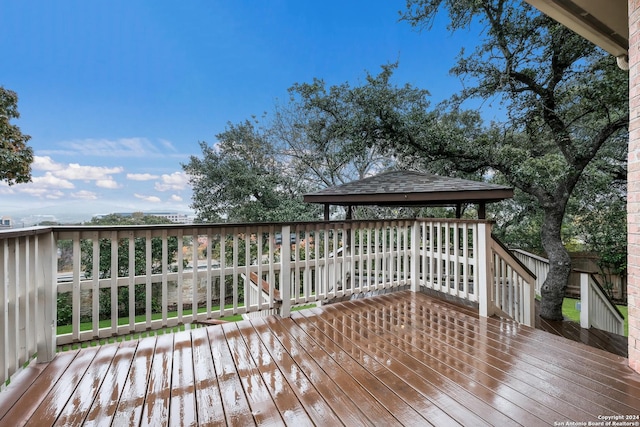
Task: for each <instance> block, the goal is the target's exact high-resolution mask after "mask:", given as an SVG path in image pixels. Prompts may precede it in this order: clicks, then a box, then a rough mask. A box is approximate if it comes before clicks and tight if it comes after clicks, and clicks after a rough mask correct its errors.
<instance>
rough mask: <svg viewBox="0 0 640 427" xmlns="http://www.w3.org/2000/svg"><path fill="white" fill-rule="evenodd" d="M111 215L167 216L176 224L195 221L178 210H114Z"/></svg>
mask: <svg viewBox="0 0 640 427" xmlns="http://www.w3.org/2000/svg"><path fill="white" fill-rule="evenodd" d="M109 215H118V216H121V217H123V218H130V217H133V216H137V217H139V216H158V217H162V218H166V219H168V220H169V221H171V222H172V223H174V224H191V223H192V222H193V218H192V217H190V216H188V215H185V214H182V213H178V212H114V213H113V214H109ZM105 216H107V215H103V214H98V215H94V216H93V217H94V218H98V219H100V218H102V217H105Z"/></svg>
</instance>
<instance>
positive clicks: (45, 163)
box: [31, 156, 65, 171]
mask: <svg viewBox="0 0 640 427" xmlns="http://www.w3.org/2000/svg"><path fill="white" fill-rule="evenodd" d="M31 167H32V168H33V170H41V171H59V170H61V169H64V168H65V166H64V165H63V164H62V163H57V162H54V161H53V159H52V158H51V157H49V156H33V163H32V164H31Z"/></svg>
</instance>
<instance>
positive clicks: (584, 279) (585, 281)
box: [580, 273, 591, 329]
mask: <svg viewBox="0 0 640 427" xmlns="http://www.w3.org/2000/svg"><path fill="white" fill-rule="evenodd" d="M590 297H591V292H590V289H589V274H588V273H580V327H581V328H585V329H589V328H590V327H591V319H590V318H589V315H590V313H589V308H590V301H589V300H590Z"/></svg>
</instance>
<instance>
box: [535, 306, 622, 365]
mask: <svg viewBox="0 0 640 427" xmlns="http://www.w3.org/2000/svg"><path fill="white" fill-rule="evenodd" d="M539 305H540V303H539V302H538V301H536V325H535V326H536V328H537V329H542V330H543V331H547V332H550V333H552V334H554V335H558V336H561V337H564V338H566V339H569V340H572V341H576V342H581V343H583V344H586V345H588V346H590V347H595V348H599V349H601V350H605V351H608V352H609V353H613V354H617V355H618V356H622V357H628V355H629V345H628V340H627V337H625V336H623V335H618V334H613V333H611V332H607V331H603V330H601V329H596V328H589V329H584V328H581V327H580V324H579V323H576V322H573V321H571V320H567V319H565V320H562V321H553V320H546V319H542V318H541V317H540V315H539V313H538V311H539V310H538V308H539Z"/></svg>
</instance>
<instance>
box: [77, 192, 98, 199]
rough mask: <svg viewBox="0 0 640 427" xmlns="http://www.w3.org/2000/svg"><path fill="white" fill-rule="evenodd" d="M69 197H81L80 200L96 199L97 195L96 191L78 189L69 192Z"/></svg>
mask: <svg viewBox="0 0 640 427" xmlns="http://www.w3.org/2000/svg"><path fill="white" fill-rule="evenodd" d="M71 197H73V198H74V199H82V200H97V199H98V195H97V194H96V193H94V192H93V191H86V190H82V191H78V192H76V193H71Z"/></svg>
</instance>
